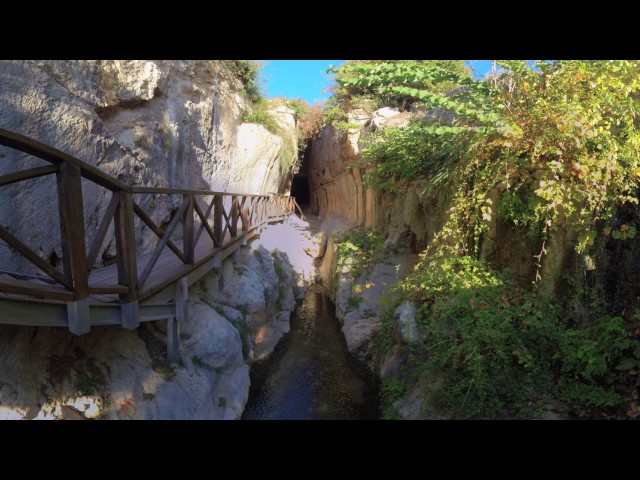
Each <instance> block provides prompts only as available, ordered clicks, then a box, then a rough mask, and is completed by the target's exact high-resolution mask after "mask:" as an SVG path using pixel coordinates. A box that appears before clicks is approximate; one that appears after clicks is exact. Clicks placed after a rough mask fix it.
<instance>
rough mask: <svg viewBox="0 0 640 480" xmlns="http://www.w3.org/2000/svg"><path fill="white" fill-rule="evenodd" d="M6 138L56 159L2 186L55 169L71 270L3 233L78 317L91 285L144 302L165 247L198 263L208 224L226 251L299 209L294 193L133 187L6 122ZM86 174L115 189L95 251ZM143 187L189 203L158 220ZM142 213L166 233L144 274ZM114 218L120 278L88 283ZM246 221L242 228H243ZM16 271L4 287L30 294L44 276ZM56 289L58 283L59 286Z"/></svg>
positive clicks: (43, 289)
mask: <svg viewBox="0 0 640 480" xmlns="http://www.w3.org/2000/svg"><path fill="white" fill-rule="evenodd" d="M0 145H5V146H7V147H10V148H13V149H16V150H19V151H21V152H24V153H27V154H29V155H33V156H35V157H37V158H40V159H42V160H45V161H47V162H50V163H51V164H52V165H51V166H42V167H35V168H30V169H27V170H22V171H18V172H14V173H11V174H7V175H3V176H0V187H2V186H5V185H10V184H13V183H17V182H20V181H23V180H28V179H32V178H37V177H40V176H43V175H48V174H53V173H55V174H56V177H57V190H58V211H59V216H60V229H61V238H62V243H63V245H62V249H63V256H62V257H63V258H62V260H63V262H62V263H63V268H64V272H60V271H58V270H56V269H55V268H54V267H53V266H51V265H50V264H49V263H48V262H46V261H45V260H43V259H42V258H40V257H39V256H38V255H37V254H36V253H35V252H34V251H33V250H31V248H29V247H28V246H27V245H26V244H24V243H22V242H21V241H20V240H19V239H17V238H16V237H15V236H14V235H13V234H12V233H10V232H9V231H8V230H7V229H6V228H3V227H2V226H0V240H3V241H5V242H6V243H7V244H9V246H10V247H12V248H13V249H14V250H15V251H17V252H18V253H19V254H20V255H21V256H22V257H23V258H25V259H27V260H29V261H30V262H31V263H32V264H34V265H35V266H36V267H38V268H39V269H40V270H41V271H42V272H44V273H45V274H46V275H48V276H49V277H50V278H51V280H49V279H46V278H43V281H44V282H46V283H47V284H48V285H46V286H43V285H41V284H37V283H35V282H33V285H34V289H35V288H36V287H37V290H38V292H39V293H38V294H39V295H44V296H49V298H56V299H64V300H68V301H70V302H72V303H73V305H74V307H73V309H74V310H73V311H74V312H75V313H74V315H75V316H76V317H78V318H79V317H80V316H82V309H83V308H88V307H86V305H85V306H83V305H82V302H81V301H82V300H83V299H85V298H87V297H88V296H89V295H90V293H91V292H93V293H103V294H107V293H112V294H118V295H119V298H120V302H121V304H123V305H134V304H135V305H137V299H138V296H139V292H140V289H141V288H142V286H143V285H144V283H145V281H147V279H148V278H149V276H150V275H151V273H152V271H153V269H154V265H155V264H156V262H157V261H158V258H159V257H160V255H161V254H162V252H163V250H164V249H165V248H169V249H170V250H171V251H172V252H173V253H174V254H175V255H176V256H177V257H178V258H179V259H180V260H181V261H182V262H183V263H184V264H185V265H193V264H194V261H195V256H194V249H195V247H196V245H197V244H198V242H199V240H200V236H201V234H202V232H203V231H204V230H206V232H207V235H208V236H209V237H210V239H211V241H212V247H211V248H212V249H213V250H214V251H215V249H218V250H222V249H223V247H225V246H226V245H227V243H226V242H227V240H228V239H229V237H230V238H231V240H232V241H235V240H236V239H237V238H238V236H239V235H246V234H247V232H249V231H251V230H252V229H253V228H255V227H256V226H260V225H262V224H263V223H264V222H267V221H269V220H270V219H272V218H277V217H281V216H283V215H288V214H291V213H294V212H295V207H296V206H297V203H296V202H295V200H294V199H293V198H292V197H289V196H285V195H279V194H274V193H272V194H269V195H259V194H247V193H231V192H215V191H209V190H189V189H180V188H156V187H139V186H129V185H127V184H125V183H123V182H120V181H119V180H116V179H115V178H112V177H111V176H109V175H108V174H106V173H104V172H102V171H100V170H98V169H97V168H95V167H93V166H91V165H88V164H86V163H85V162H83V161H81V160H79V159H77V158H74V157H72V156H71V155H69V154H66V153H64V152H61V151H59V150H57V149H55V148H53V147H50V146H48V145H45V144H43V143H40V142H38V141H36V140H33V139H31V138H28V137H25V136H23V135H20V134H18V133H14V132H10V131H8V130H5V129H2V128H0ZM81 177H82V178H85V179H87V180H89V181H91V182H94V183H96V184H97V185H99V186H101V187H103V188H106V189H108V190H111V191H112V192H113V194H112V197H111V199H110V201H109V204H108V205H107V208H106V211H105V213H104V214H103V217H102V219H101V220H100V224H99V226H98V229H97V231H96V234H95V236H94V237H93V240H92V242H91V245H90V248H88V252H87V247H88V245H87V244H86V238H85V230H84V213H83V207H82V205H83V198H82V184H81V181H80V178H81ZM144 194H150V195H181V196H182V197H183V198H182V204H181V205H180V207H179V208H178V210H177V211H176V212H175V213H174V215H173V217H172V218H171V221H170V222H169V224H168V225H167V226H166V227H165V228H161V227H160V226H158V225H156V224H155V223H154V222H153V221H152V220H151V218H150V217H149V215H148V214H147V213H145V212H144V211H143V209H142V207H141V206H140V204H139V203H137V202H135V201H134V200H133V196H134V195H144ZM200 197H213V198H212V199H211V202H210V203H209V202H208V201H205V205H207V204H208V207H207V209H206V210H204V209H203V208H202V206H201V205H200V203H199V201H200V200H201V199H202V200H203V198H200ZM225 199H226V200H227V201H226V202H225ZM225 203H226V204H227V205H225ZM298 208H299V207H298ZM135 217H138V218H139V219H140V220H141V221H142V223H143V224H144V225H145V226H146V227H147V228H149V229H150V230H151V231H152V232H153V233H154V234H155V235H156V236H157V237H158V239H159V241H158V243H157V244H156V246H155V248H154V249H153V252H152V254H151V255H150V256H149V260H148V261H147V264H146V265H143V266H141V267H140V268H141V269H142V272H141V273H140V274H139V273H138V271H137V269H138V265H137V264H138V255H137V251H136V250H137V248H136V247H137V242H136V231H135V228H134V219H135ZM211 220H213V224H212V226H211V225H210V224H209V222H210V221H211ZM195 221H198V222H199V223H200V225H199V226H196V225H195ZM112 222H113V224H114V237H115V245H116V260H117V273H118V284H116V285H96V286H91V285H89V272H90V271H91V270H92V268H93V266H94V263H95V262H96V260H97V258H98V254H99V252H100V249H101V248H102V245H103V243H104V241H105V237H106V235H107V232H108V231H109V226H110V225H111V223H112ZM239 224H240V229H239V228H238V226H239ZM178 225H181V226H182V235H183V243H182V249H180V248H179V247H178V245H176V244H175V243H174V242H172V241H171V239H170V237H171V236H172V234H173V232H174V231H175V230H176V229H177V227H178ZM227 232H228V234H229V235H228V236H227ZM225 237H227V238H225ZM205 238H206V237H205ZM9 275H11V276H12V277H13V278H14V279H12V280H9V279H2V280H3V281H2V282H0V292H2V291H6V292H13V293H25V292H27V291H28V290H29V287H28V286H29V283H30V281H31V280H36V279H38V276H35V275H30V274H20V273H18V272H9ZM40 278H42V277H40ZM5 280H6V281H5ZM49 284H50V285H49ZM56 284H57V285H60V286H62V287H64V289H59V288H60V287H57V286H56ZM55 288H58V289H59V290H57V291H56V290H55ZM34 291H35V290H34ZM135 308H137V307H135ZM70 311H71V310H70ZM127 312H129V313H127V316H128V317H127V318H128V319H126V320H125V319H124V316H125V315H124V314H123V325H126V326H128V327H127V328H135V326H136V325H137V314H134V313H131V312H132V310H127ZM70 315H71V314H70ZM78 322H79V323H78V324H77V325H76V327H75V328H76V333H77V332H80V333H83V332H84V331H85V330H87V328H88V324H87V325H82V322H81V321H79V320H78ZM70 323H71V322H70Z"/></svg>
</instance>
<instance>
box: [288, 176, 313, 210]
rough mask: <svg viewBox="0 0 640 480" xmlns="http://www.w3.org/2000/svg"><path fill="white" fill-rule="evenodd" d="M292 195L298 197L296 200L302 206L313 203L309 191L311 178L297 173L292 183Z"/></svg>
mask: <svg viewBox="0 0 640 480" xmlns="http://www.w3.org/2000/svg"><path fill="white" fill-rule="evenodd" d="M291 196H292V197H296V201H297V202H298V205H300V207H301V208H304V207H307V206H309V205H310V204H311V195H310V192H309V179H308V177H302V176H298V175H296V176H295V177H293V182H292V183H291Z"/></svg>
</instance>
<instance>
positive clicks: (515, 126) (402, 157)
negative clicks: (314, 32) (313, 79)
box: [337, 61, 640, 254]
mask: <svg viewBox="0 0 640 480" xmlns="http://www.w3.org/2000/svg"><path fill="white" fill-rule="evenodd" d="M499 64H500V65H502V66H503V67H504V68H506V71H505V72H504V73H502V74H501V75H498V76H495V77H494V78H493V79H489V80H485V81H476V80H472V79H470V78H468V77H465V76H463V75H460V74H459V73H458V72H454V71H451V70H446V69H443V68H440V67H439V66H435V65H427V64H423V63H421V62H417V63H410V64H397V63H395V62H382V63H351V64H346V65H344V66H342V67H340V68H339V69H338V71H339V72H340V74H339V75H338V78H337V81H338V83H339V84H340V85H341V86H342V87H343V88H347V89H349V88H350V89H354V88H359V89H366V91H367V92H374V93H377V94H378V95H380V96H381V97H384V96H389V95H391V96H400V97H402V98H405V99H406V101H410V102H413V104H414V105H424V106H427V107H430V108H432V109H434V110H432V112H433V113H432V114H431V115H428V116H427V120H414V121H413V122H412V123H411V124H410V125H409V126H408V127H407V128H404V129H387V130H383V131H382V132H379V133H378V134H377V135H373V136H372V140H371V142H370V146H369V148H368V149H367V150H366V153H365V157H366V158H368V159H369V161H370V163H371V164H372V165H375V167H376V168H375V170H374V172H373V174H372V176H371V178H370V179H369V180H370V181H371V183H372V184H373V185H374V186H378V187H381V188H385V187H386V188H387V189H389V188H390V187H391V186H392V185H393V183H394V182H397V181H398V180H399V179H401V178H413V177H414V176H415V175H423V176H424V177H425V191H426V192H429V191H431V190H434V189H438V188H445V189H446V190H447V192H448V193H449V194H450V195H451V196H452V197H453V206H452V215H451V217H450V221H449V222H448V224H447V225H446V226H445V227H444V228H443V229H442V231H441V232H439V235H438V236H439V237H440V239H441V240H442V241H446V242H447V243H449V244H450V245H451V247H452V248H453V249H455V250H457V251H458V252H460V253H463V254H467V253H472V252H473V251H474V249H476V248H477V245H478V239H479V235H480V234H481V233H482V232H483V231H486V225H487V223H488V222H489V221H490V220H491V218H492V215H493V212H492V206H491V205H487V204H486V199H487V195H488V194H489V192H490V191H491V190H492V189H496V188H497V189H499V190H500V191H501V192H502V193H504V192H505V191H507V192H510V193H509V195H511V197H510V198H511V200H514V199H515V198H516V196H519V197H520V199H524V200H525V203H526V205H525V207H526V208H524V209H522V211H521V213H522V215H519V214H518V213H519V212H518V210H517V209H515V210H514V209H512V211H511V213H512V216H511V220H512V221H514V223H517V222H521V223H526V224H533V223H535V224H537V225H539V226H540V229H541V233H542V237H543V239H548V238H549V236H550V234H551V233H552V232H553V231H556V230H558V229H560V228H562V229H565V230H570V231H572V232H575V233H576V235H577V237H578V241H577V244H576V251H577V252H579V253H582V252H585V251H586V250H588V248H589V247H591V246H592V245H593V244H594V240H595V238H596V237H597V236H598V235H607V234H608V233H607V232H613V231H617V232H619V233H616V236H619V237H620V238H622V237H623V233H624V234H626V237H627V238H630V235H629V234H628V232H629V231H631V237H632V236H633V235H635V227H634V229H633V230H631V228H630V226H627V229H626V230H622V229H621V228H617V227H621V226H620V225H613V224H612V221H613V220H614V217H613V213H614V210H615V207H616V206H620V205H624V204H633V205H635V204H637V202H638V199H637V197H636V191H635V190H636V188H637V182H638V179H639V178H640V163H639V158H640V157H639V156H638V151H639V149H640V135H639V133H638V130H637V128H636V123H637V122H636V118H637V116H636V109H637V105H636V104H637V98H638V96H639V95H640V76H638V66H637V64H636V63H634V62H633V61H550V62H538V63H537V69H534V68H532V67H531V66H530V65H528V64H527V63H526V62H524V61H505V62H500V63H499ZM453 84H457V85H461V86H462V87H464V88H460V89H457V90H455V92H454V93H451V94H449V95H443V94H442V91H443V90H444V91H446V89H445V88H444V87H443V89H440V91H438V89H437V88H435V87H436V86H437V85H443V86H446V85H453ZM531 198H534V199H535V200H530V199H531ZM512 206H513V205H512ZM614 227H615V228H614ZM606 228H608V230H607V229H606ZM469 235H470V236H471V238H472V241H471V242H470V241H469ZM436 243H438V242H436Z"/></svg>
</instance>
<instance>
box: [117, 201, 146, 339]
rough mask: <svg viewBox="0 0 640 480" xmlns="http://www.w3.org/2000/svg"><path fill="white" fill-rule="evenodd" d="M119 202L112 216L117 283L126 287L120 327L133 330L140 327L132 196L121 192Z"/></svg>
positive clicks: (121, 304)
mask: <svg viewBox="0 0 640 480" xmlns="http://www.w3.org/2000/svg"><path fill="white" fill-rule="evenodd" d="M118 194H119V195H120V202H119V203H118V208H116V214H115V216H114V226H115V237H116V256H117V261H118V283H119V284H120V285H125V286H126V287H127V293H124V294H120V310H121V314H122V326H123V327H124V328H126V329H128V330H133V329H135V328H137V327H138V325H140V319H139V315H138V289H137V283H138V269H137V262H136V237H135V230H134V226H133V194H132V193H131V192H126V191H124V190H121V191H120V192H118Z"/></svg>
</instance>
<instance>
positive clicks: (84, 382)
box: [73, 370, 96, 395]
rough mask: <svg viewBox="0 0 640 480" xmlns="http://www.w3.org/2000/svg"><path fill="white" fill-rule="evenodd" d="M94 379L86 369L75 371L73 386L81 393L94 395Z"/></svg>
mask: <svg viewBox="0 0 640 480" xmlns="http://www.w3.org/2000/svg"><path fill="white" fill-rule="evenodd" d="M93 383H94V382H93V379H92V378H91V375H89V374H88V373H87V372H85V371H84V370H80V371H77V372H75V376H74V382H73V386H74V387H75V389H76V390H77V391H78V393H79V394H80V395H93V394H95V392H96V389H95V386H94V384H93Z"/></svg>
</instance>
